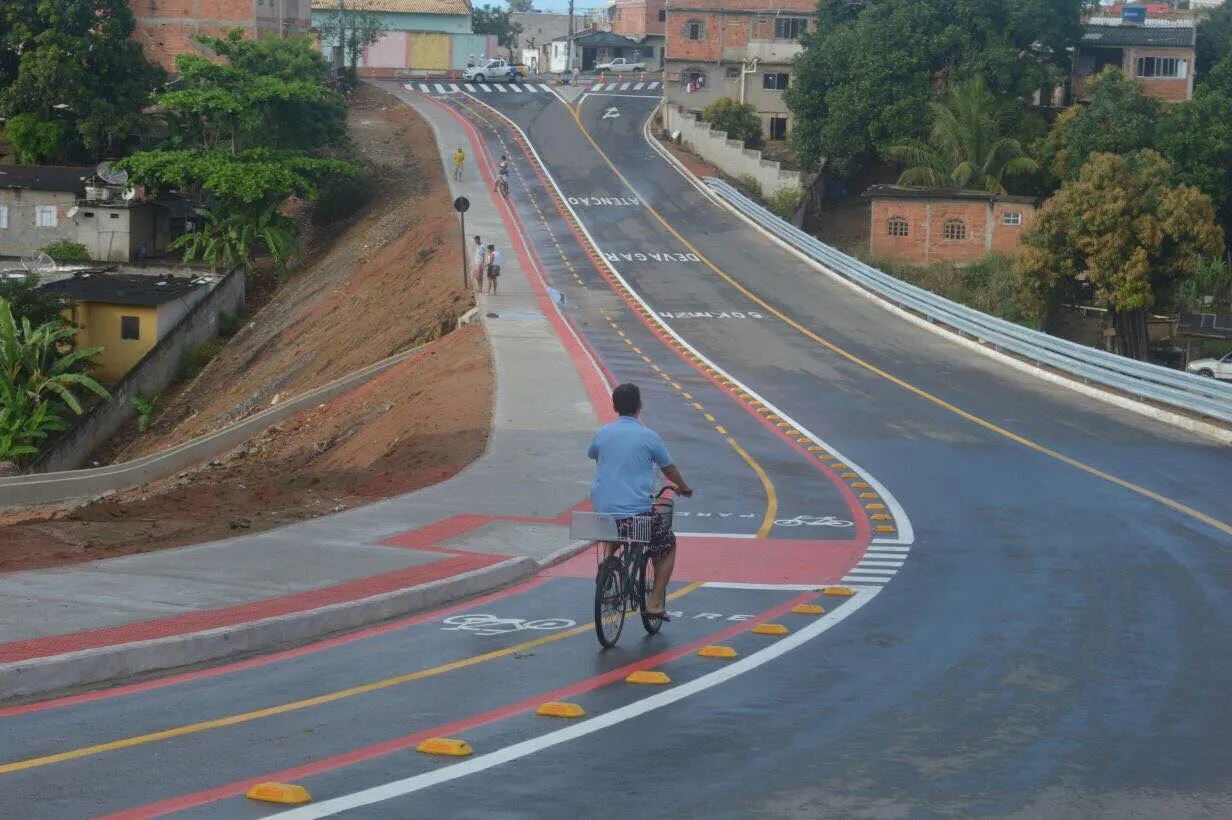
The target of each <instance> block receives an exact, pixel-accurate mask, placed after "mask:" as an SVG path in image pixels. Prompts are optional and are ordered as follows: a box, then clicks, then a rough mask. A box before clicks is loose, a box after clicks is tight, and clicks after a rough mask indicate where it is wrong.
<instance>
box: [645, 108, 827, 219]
mask: <svg viewBox="0 0 1232 820" xmlns="http://www.w3.org/2000/svg"><path fill="white" fill-rule="evenodd" d="M661 110H662V111H663V126H664V128H665V129H666V130H667V133H668V134H675V133H677V132H679V133H680V144H681V145H682V146H684V147H685V148H687V149H688V150H690V151H692V152H693V153H694V154H697V155H698V156H699V157H701V158H702V159H704V160H705V161H706V162H708V163H710V164H711V165H713V166H714V167H716V168H718V169H719V170H720V171H722V172H723V173H725V174H727V175H728V176H729V177H732V178H734V179H743V178H744V177H750V178H752V179H755V180H757V184H758V185H760V186H761V192H762V195H763V196H771V195H772V194H774V193H776V192H777V191H779V190H781V189H783V188H804V189H805V190H807V189H808V187H809V184H810V182H811V180H810V179H808V176H807V175H806V174H803V173H801V172H799V171H784V170H783V168H782V166H781V165H780V164H779V163H778V162H776V161H775V160H772V159H765V158H764V157H762V155H761V152H760V151H754V150H752V149H749V148H745V147H744V144H743V143H742V142H740V140H729V139H728V138H727V132H725V131H712V130H710V126H709V125H707V124H706V123H704V122H702V121H701V120H697V119H694V117H693V115H692V114H689V113H687V112H686V111H684V109H683V108H681V107H680V106H676V105H670V104H668V103H664V104H663V106H662V108H661Z"/></svg>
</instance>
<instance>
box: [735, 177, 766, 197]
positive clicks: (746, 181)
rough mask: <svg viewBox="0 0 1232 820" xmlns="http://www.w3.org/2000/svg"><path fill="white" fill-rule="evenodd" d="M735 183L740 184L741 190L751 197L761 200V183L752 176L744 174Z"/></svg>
mask: <svg viewBox="0 0 1232 820" xmlns="http://www.w3.org/2000/svg"><path fill="white" fill-rule="evenodd" d="M736 181H737V182H739V183H740V187H741V188H744V189H745V190H746V191H748V192H749V193H750V194H752V195H753V196H755V197H757V198H758V199H761V197H762V193H761V183H760V182H758V181H757V180H756V178H754V177H753V175H752V174H744V175H742V176H741V177H740V179H738V180H736Z"/></svg>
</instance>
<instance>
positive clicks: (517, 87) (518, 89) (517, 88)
mask: <svg viewBox="0 0 1232 820" xmlns="http://www.w3.org/2000/svg"><path fill="white" fill-rule="evenodd" d="M512 88H513V93H514V94H521V93H522V86H520V85H518V84H517V83H514V84H513V86H512Z"/></svg>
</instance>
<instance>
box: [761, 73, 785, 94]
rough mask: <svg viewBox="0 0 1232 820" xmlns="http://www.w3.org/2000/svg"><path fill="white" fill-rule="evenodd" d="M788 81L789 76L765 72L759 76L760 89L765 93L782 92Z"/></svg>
mask: <svg viewBox="0 0 1232 820" xmlns="http://www.w3.org/2000/svg"><path fill="white" fill-rule="evenodd" d="M790 79H791V75H789V74H782V73H775V72H773V71H771V72H767V73H765V74H763V75H761V87H762V89H763V90H765V91H784V90H786V89H787V83H788V82H789V81H790Z"/></svg>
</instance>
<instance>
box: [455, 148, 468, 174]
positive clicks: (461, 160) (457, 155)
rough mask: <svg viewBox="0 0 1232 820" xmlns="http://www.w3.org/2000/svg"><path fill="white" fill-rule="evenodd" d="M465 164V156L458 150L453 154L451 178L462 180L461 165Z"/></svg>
mask: <svg viewBox="0 0 1232 820" xmlns="http://www.w3.org/2000/svg"><path fill="white" fill-rule="evenodd" d="M464 162H466V154H465V153H463V151H462V149H461V148H459V149H458V150H457V151H454V152H453V178H454V179H457V180H460V179H462V164H463V163H464Z"/></svg>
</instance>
